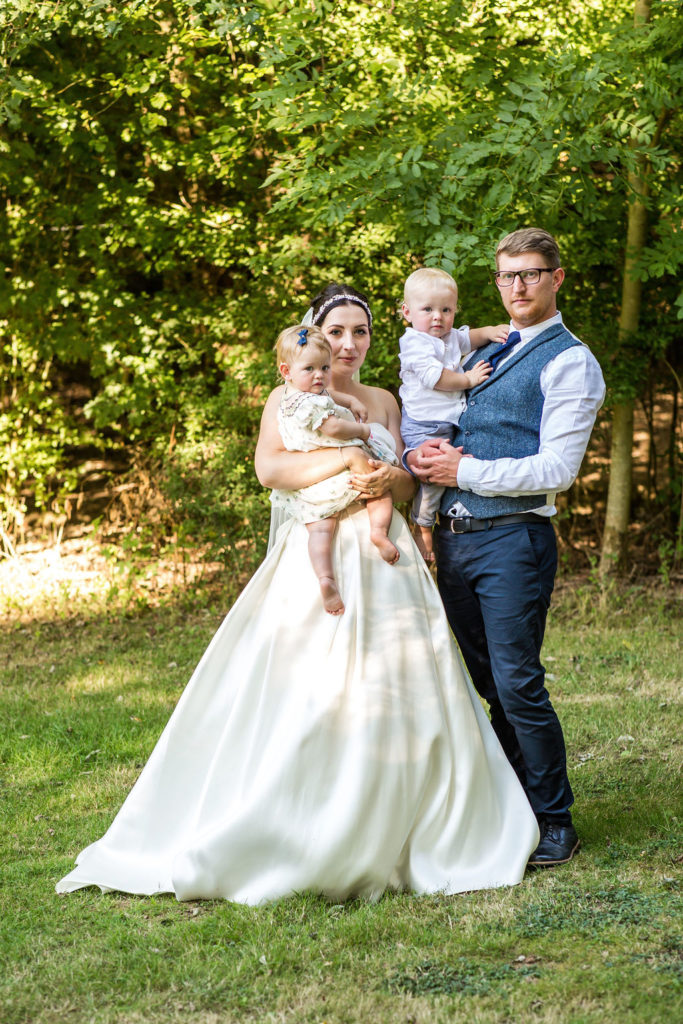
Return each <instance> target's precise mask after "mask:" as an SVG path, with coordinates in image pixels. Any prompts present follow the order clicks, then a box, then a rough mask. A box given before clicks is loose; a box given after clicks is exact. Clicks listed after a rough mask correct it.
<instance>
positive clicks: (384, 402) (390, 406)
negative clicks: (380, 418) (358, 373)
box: [361, 384, 398, 416]
mask: <svg viewBox="0 0 683 1024" xmlns="http://www.w3.org/2000/svg"><path fill="white" fill-rule="evenodd" d="M363 389H364V392H365V401H366V402H367V403H368V405H370V406H371V407H372V408H375V409H381V410H383V411H384V412H385V413H386V415H387V416H393V415H395V413H396V412H397V411H398V402H397V401H396V399H395V398H394V396H393V395H392V393H391V391H387V390H386V389H385V388H377V387H374V386H373V385H370V384H364V385H363ZM361 397H363V396H361Z"/></svg>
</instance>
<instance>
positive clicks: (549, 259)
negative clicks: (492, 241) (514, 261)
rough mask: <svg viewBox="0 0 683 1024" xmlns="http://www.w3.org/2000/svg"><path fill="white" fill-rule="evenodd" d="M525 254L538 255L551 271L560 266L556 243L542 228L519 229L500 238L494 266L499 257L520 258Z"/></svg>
mask: <svg viewBox="0 0 683 1024" xmlns="http://www.w3.org/2000/svg"><path fill="white" fill-rule="evenodd" d="M525 252H537V253H540V255H541V256H543V257H544V259H545V261H546V263H547V264H548V266H549V267H552V268H553V270H557V268H558V267H561V266H562V263H561V261H560V250H559V249H558V247H557V242H556V241H555V239H554V238H553V236H552V235H551V234H550V233H549V232H548V231H544V230H543V228H519V230H518V231H511V232H510V234H509V235H506V236H505V238H501V240H500V242H499V243H498V246H497V248H496V265H497V264H498V257H499V256H522V255H524V253H525Z"/></svg>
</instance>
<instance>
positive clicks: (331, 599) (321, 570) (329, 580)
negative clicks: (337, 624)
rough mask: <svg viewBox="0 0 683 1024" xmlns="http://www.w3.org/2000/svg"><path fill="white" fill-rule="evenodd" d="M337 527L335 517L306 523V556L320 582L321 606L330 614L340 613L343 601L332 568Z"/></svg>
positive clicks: (342, 609)
mask: <svg viewBox="0 0 683 1024" xmlns="http://www.w3.org/2000/svg"><path fill="white" fill-rule="evenodd" d="M336 528H337V517H336V516H330V517H329V519H320V520H319V521H318V522H316V523H306V529H307V530H308V557H309V558H310V559H311V565H312V566H313V571H314V572H315V574H316V576H317V577H318V582H319V583H320V594H321V596H322V599H323V607H324V608H325V611H326V612H329V613H330V615H341V614H342V612H343V611H344V602H343V601H342V599H341V594H340V593H339V590H338V588H337V581H336V579H335V576H334V569H333V568H332V538H333V537H334V531H335V530H336Z"/></svg>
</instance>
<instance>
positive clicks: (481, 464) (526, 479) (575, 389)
mask: <svg viewBox="0 0 683 1024" xmlns="http://www.w3.org/2000/svg"><path fill="white" fill-rule="evenodd" d="M559 323H562V314H561V313H556V314H555V316H553V317H551V318H550V319H549V320H544V321H543V323H541V324H534V326H533V327H524V328H522V330H521V331H520V334H521V340H520V341H519V342H518V343H517V344H516V345H515V346H514V347H513V348H512V350H511V351H510V353H509V355H506V356H505V359H501V361H500V363H499V366H502V365H503V363H504V362H505V361H506V359H509V358H510V356H511V355H513V354H514V353H515V352H517V351H519V349H521V348H523V347H524V346H525V345H526V344H528V342H530V341H531V339H532V338H535V337H536V336H537V335H538V334H540V333H541V332H542V331H545V330H547V329H548V328H549V327H552V326H553V324H559ZM510 330H515V328H514V327H513V326H512V325H511V326H510ZM577 340H578V339H577ZM540 385H541V391H542V392H543V396H544V403H543V413H542V415H541V427H540V443H539V450H538V454H537V455H527V456H525V457H524V458H521V459H511V458H504V459H463V460H462V461H461V462H460V464H459V466H458V486H459V487H461V488H462V490H464V491H474V493H475V494H481V495H483V496H484V497H487V498H489V497H495V496H496V495H499V494H505V495H509V496H511V497H517V496H519V495H523V494H538V495H539V497H540V496H542V497H543V499H544V500H543V502H542V503H541V504H539V506H538V508H535V509H532V510H531V511H533V512H536V513H537V514H538V515H544V516H551V515H553V514H554V513H555V504H554V502H555V495H556V494H557V492H558V491H566V490H567V488H569V487H571V485H572V483H573V482H574V480H575V479H576V477H577V475H578V472H579V469H580V468H581V462H582V460H583V456H584V454H585V451H586V447H587V446H588V440H589V438H590V435H591V431H592V429H593V424H594V422H595V417H596V415H597V413H598V410H599V408H600V406H601V405H602V403H603V401H604V399H605V382H604V380H603V376H602V371H601V369H600V365H599V363H598V361H597V359H596V358H595V356H594V355H593V354H592V353H591V351H590V349H589V348H588V347H587V346H586V345H583V344H579V345H574V346H573V347H572V348H568V349H565V351H564V352H561V353H560V354H559V355H558V356H555V358H554V359H551V360H550V362H548V363H546V365H545V366H544V367H543V369H542V371H541V376H540ZM450 511H451V515H456V516H466V515H469V512H467V510H466V509H465V508H464V507H463V505H462V504H461V503H460V502H456V503H455V505H454V506H453V508H452V509H451V510H450Z"/></svg>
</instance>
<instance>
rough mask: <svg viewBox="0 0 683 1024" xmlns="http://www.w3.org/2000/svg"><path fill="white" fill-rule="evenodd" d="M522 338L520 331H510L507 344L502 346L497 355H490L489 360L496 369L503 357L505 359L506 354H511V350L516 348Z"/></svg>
mask: <svg viewBox="0 0 683 1024" xmlns="http://www.w3.org/2000/svg"><path fill="white" fill-rule="evenodd" d="M521 338H522V335H521V334H520V333H519V331H510V333H509V334H508V336H507V341H506V342H505V344H504V345H501V346H500V348H499V349H498V351H497V352H496V354H495V355H493V356H489V362H490V364H491V366H492V367H493V369H494V370H495V368H496V366H497V365H498V363H499V362H500V361H501V359H504V358H505V356H509V355H510V352H511V350H512V349H513V348H514V346H515V345H516V344H517V342H518V341H521Z"/></svg>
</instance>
